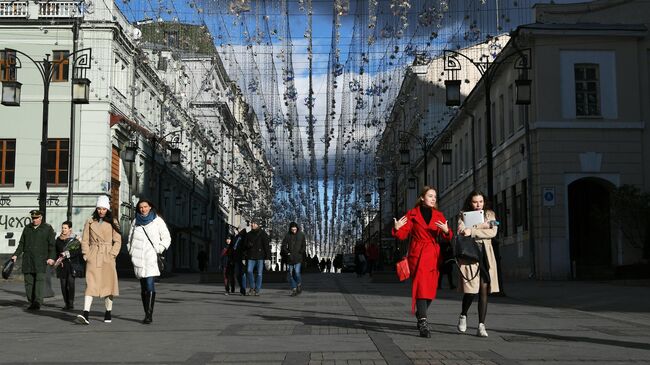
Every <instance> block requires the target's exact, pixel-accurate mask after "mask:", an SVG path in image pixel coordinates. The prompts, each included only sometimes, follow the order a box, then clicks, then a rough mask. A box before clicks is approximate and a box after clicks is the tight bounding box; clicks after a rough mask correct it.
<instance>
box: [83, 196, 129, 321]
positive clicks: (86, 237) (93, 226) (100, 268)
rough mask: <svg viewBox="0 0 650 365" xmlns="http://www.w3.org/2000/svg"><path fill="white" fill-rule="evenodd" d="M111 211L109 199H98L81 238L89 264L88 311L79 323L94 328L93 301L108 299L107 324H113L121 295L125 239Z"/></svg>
mask: <svg viewBox="0 0 650 365" xmlns="http://www.w3.org/2000/svg"><path fill="white" fill-rule="evenodd" d="M110 208H111V206H110V204H109V200H108V197H107V196H105V195H102V196H100V197H99V198H97V208H96V209H95V211H94V212H93V216H92V218H90V219H88V221H87V222H86V224H85V225H84V230H83V233H82V236H81V252H82V254H83V258H84V260H86V293H85V299H84V310H83V314H80V315H78V316H77V319H76V320H77V322H78V323H81V324H90V322H89V321H88V315H89V313H90V306H91V304H92V302H93V297H100V298H104V304H105V305H106V312H105V313H104V322H106V323H110V322H111V310H112V309H113V297H114V296H117V295H119V294H120V291H119V288H118V285H117V270H116V269H115V258H116V257H117V255H118V254H119V253H120V248H121V246H122V236H121V234H120V229H119V226H118V225H117V222H116V221H115V220H113V215H112V214H111V211H110Z"/></svg>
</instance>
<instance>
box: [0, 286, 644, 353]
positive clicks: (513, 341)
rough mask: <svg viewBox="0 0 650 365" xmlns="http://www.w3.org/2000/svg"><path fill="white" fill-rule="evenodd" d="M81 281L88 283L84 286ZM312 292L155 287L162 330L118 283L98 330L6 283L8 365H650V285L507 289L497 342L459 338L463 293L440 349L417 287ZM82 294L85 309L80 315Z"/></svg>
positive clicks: (451, 300) (436, 309) (3, 317)
mask: <svg viewBox="0 0 650 365" xmlns="http://www.w3.org/2000/svg"><path fill="white" fill-rule="evenodd" d="M82 282H83V280H82ZM304 282H305V284H304V286H305V291H304V292H303V294H302V295H300V296H298V297H290V296H289V295H288V294H289V290H288V289H287V287H286V286H287V285H286V284H279V283H270V284H267V285H266V286H265V288H264V290H263V292H262V295H261V296H259V297H242V296H239V295H234V296H233V295H231V296H225V295H223V288H222V286H221V285H217V284H199V277H198V275H196V274H178V275H175V276H172V277H168V278H164V279H163V280H162V281H161V282H160V283H158V284H157V292H158V301H157V303H156V308H155V313H154V323H153V324H152V325H149V326H145V325H142V324H140V320H141V319H142V317H143V313H142V306H141V303H140V298H139V284H138V282H137V281H135V280H134V279H124V280H121V281H120V290H121V294H122V295H121V296H120V297H118V298H117V299H116V300H115V303H114V308H113V323H110V324H105V323H103V322H102V321H101V320H102V319H103V301H98V300H95V302H94V303H93V308H92V313H91V324H90V326H83V325H78V324H75V323H74V322H73V319H74V317H75V316H76V314H77V313H78V312H77V311H75V312H74V313H73V312H64V311H61V310H60V309H59V308H60V307H61V305H62V299H61V295H60V292H59V288H58V280H56V279H55V280H54V290H55V293H56V296H55V297H53V298H48V299H47V300H46V306H45V307H44V308H42V309H41V310H40V311H38V312H36V313H31V312H26V311H25V310H24V308H25V301H24V299H23V285H22V282H19V281H4V280H3V281H1V282H0V292H1V293H2V295H1V297H0V298H1V299H0V303H1V304H0V305H1V307H0V323H2V333H3V335H2V341H1V342H0V343H1V348H2V356H0V363H13V364H27V363H32V364H33V363H43V364H56V363H60V364H70V363H83V364H89V363H93V364H98V363H126V364H214V363H220V364H222V363H231V364H255V363H258V364H410V363H413V364H508V365H510V364H531V365H532V364H594V363H599V364H650V285H649V284H648V282H627V283H626V282H617V283H615V284H614V283H607V282H602V283H600V282H535V281H526V282H506V283H505V288H506V291H507V294H508V296H507V297H506V298H500V297H494V298H490V299H491V302H490V306H489V309H488V319H487V328H488V332H489V335H490V336H489V337H488V338H478V337H475V336H474V335H473V334H474V332H475V330H476V303H475V304H474V306H473V307H472V309H471V310H470V315H469V316H468V317H469V318H468V327H469V328H468V334H465V335H461V334H458V333H456V330H455V324H456V319H457V317H458V313H459V310H460V294H458V293H457V292H456V291H451V290H449V289H446V286H445V287H444V289H442V290H440V291H439V298H438V300H436V301H435V302H434V303H433V304H432V306H431V308H430V310H429V317H430V322H431V325H432V328H433V335H432V338H431V339H422V338H419V337H417V330H416V328H415V320H414V318H413V317H412V316H411V314H410V313H409V312H410V298H409V287H408V286H407V285H404V284H395V283H374V282H372V281H371V280H370V279H369V278H367V277H364V278H360V279H358V278H357V277H356V276H355V275H353V274H341V275H335V274H306V275H304ZM82 295H83V285H78V288H77V299H76V307H77V308H78V309H80V308H81V307H82V306H83V297H82Z"/></svg>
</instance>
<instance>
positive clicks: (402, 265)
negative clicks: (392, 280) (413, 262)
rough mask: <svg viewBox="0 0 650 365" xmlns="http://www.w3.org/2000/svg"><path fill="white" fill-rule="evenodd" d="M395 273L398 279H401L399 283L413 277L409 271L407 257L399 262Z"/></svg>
mask: <svg viewBox="0 0 650 365" xmlns="http://www.w3.org/2000/svg"><path fill="white" fill-rule="evenodd" d="M395 271H397V277H398V278H399V281H404V280H406V279H408V278H409V277H410V276H411V270H409V262H408V260H407V259H406V257H404V258H402V259H401V260H399V261H398V262H397V265H396V266H395Z"/></svg>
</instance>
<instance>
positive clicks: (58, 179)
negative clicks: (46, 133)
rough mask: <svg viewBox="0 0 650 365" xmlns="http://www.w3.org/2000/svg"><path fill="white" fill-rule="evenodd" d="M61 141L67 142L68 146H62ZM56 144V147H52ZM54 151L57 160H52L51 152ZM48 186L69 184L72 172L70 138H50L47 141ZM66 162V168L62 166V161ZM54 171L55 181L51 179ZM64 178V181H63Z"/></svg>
mask: <svg viewBox="0 0 650 365" xmlns="http://www.w3.org/2000/svg"><path fill="white" fill-rule="evenodd" d="M61 142H66V143H67V148H65V149H63V148H61ZM52 144H54V148H52ZM52 151H54V153H55V155H56V160H55V161H54V162H52V161H51V160H50V158H49V154H50V153H51V152H52ZM47 153H48V159H47V174H46V175H47V186H52V187H64V186H68V182H69V173H70V140H69V139H68V138H49V139H48V141H47ZM64 161H65V163H66V168H65V169H63V168H61V164H62V162H64ZM52 171H54V181H52V179H50V173H51V172H52ZM62 180H63V182H62Z"/></svg>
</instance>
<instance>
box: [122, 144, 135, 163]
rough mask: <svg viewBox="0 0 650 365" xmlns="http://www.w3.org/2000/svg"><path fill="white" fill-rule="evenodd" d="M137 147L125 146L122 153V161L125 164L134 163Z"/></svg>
mask: <svg viewBox="0 0 650 365" xmlns="http://www.w3.org/2000/svg"><path fill="white" fill-rule="evenodd" d="M137 150H138V149H137V147H135V146H127V147H126V150H125V151H124V161H126V162H135V155H136V153H137Z"/></svg>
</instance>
